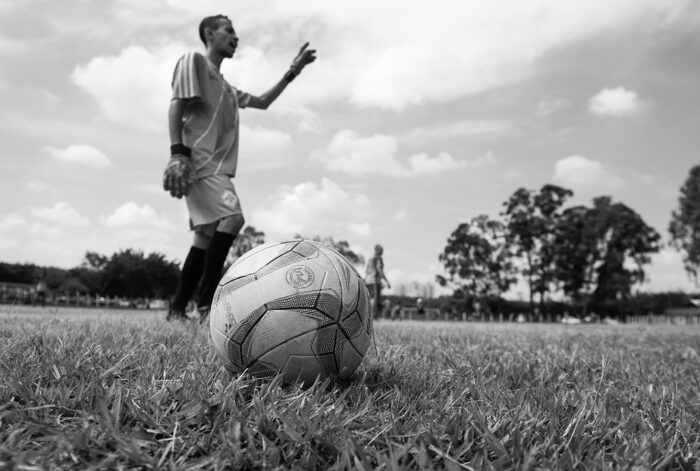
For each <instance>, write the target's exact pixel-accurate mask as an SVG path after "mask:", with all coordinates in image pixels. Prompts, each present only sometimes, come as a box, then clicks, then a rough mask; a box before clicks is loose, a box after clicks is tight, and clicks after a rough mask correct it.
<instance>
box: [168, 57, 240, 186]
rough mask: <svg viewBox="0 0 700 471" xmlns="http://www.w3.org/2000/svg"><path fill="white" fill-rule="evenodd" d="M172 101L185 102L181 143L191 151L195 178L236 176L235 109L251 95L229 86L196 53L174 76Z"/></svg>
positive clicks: (182, 62) (180, 63)
mask: <svg viewBox="0 0 700 471" xmlns="http://www.w3.org/2000/svg"><path fill="white" fill-rule="evenodd" d="M172 87H173V98H180V99H186V102H185V109H184V114H183V128H182V143H183V144H184V145H186V146H187V147H189V148H190V149H192V162H193V164H194V169H195V178H197V179H199V178H203V177H206V176H210V175H230V176H231V177H233V176H235V175H236V166H237V165H238V140H239V137H238V109H239V108H245V107H246V106H247V105H248V101H249V100H250V95H248V94H247V93H244V92H241V91H239V90H236V89H235V88H234V87H232V86H231V85H229V83H228V82H226V80H225V79H224V77H223V76H222V75H221V73H220V72H219V71H218V70H217V69H216V67H215V66H214V65H213V64H212V63H211V62H209V60H208V59H207V58H206V57H205V56H203V55H202V54H200V53H198V52H188V53H187V54H185V55H184V56H182V57H181V58H180V59H179V60H178V62H177V65H176V66H175V72H174V73H173V82H172Z"/></svg>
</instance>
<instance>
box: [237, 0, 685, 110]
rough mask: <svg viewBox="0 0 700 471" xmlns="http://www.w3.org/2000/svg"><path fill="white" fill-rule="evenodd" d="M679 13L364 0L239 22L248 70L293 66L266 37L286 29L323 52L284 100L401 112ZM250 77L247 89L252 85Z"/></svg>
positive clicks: (289, 6)
mask: <svg viewBox="0 0 700 471" xmlns="http://www.w3.org/2000/svg"><path fill="white" fill-rule="evenodd" d="M681 8H682V7H680V6H674V5H662V4H660V3H659V2H655V1H653V0H619V1H616V2H613V3H610V2H605V1H603V0H599V1H592V2H587V3H586V7H585V8H581V7H580V6H578V7H574V6H572V5H570V4H567V3H566V2H553V1H550V0H532V1H528V2H515V3H513V2H510V1H507V0H495V2H489V3H488V4H487V3H478V2H462V1H459V0H436V1H434V2H432V3H431V4H430V7H429V8H407V7H406V6H405V2H401V1H398V0H394V1H386V2H382V3H381V4H377V3H376V2H371V1H369V0H365V1H360V0H358V1H356V2H345V3H344V4H343V5H342V6H339V5H333V7H332V8H329V7H328V4H327V2H324V1H322V0H315V1H314V0H309V1H305V2H303V3H301V2H284V1H278V2H269V3H268V8H265V9H260V8H259V7H258V6H257V5H256V4H254V3H253V2H250V3H248V2H240V3H239V4H237V19H236V20H235V21H236V23H237V25H238V26H239V28H243V30H244V32H246V33H248V34H254V35H256V36H257V39H258V43H257V44H256V47H257V48H258V49H259V50H258V51H256V53H255V54H254V53H253V52H252V51H250V52H248V53H244V54H242V56H244V58H245V65H246V66H247V67H253V68H255V67H258V68H260V69H261V70H262V69H264V70H265V73H264V75H263V74H260V75H261V76H263V77H269V76H270V75H269V73H272V71H273V70H274V71H275V73H276V74H279V70H284V68H285V67H286V66H287V64H288V62H289V60H290V59H291V56H290V52H289V51H288V50H284V51H282V50H280V49H279V46H278V47H275V45H274V44H272V41H273V39H274V37H273V36H272V35H270V34H269V33H267V34H265V32H264V31H266V30H270V29H275V28H277V27H280V28H281V27H282V26H284V27H285V37H286V38H288V41H286V42H287V43H288V42H290V41H291V42H292V43H293V42H295V41H298V43H299V44H301V43H302V42H303V41H305V40H307V39H311V42H312V45H317V46H318V48H319V60H318V61H317V62H316V63H314V64H313V65H312V66H310V67H309V69H308V71H305V72H304V74H305V75H307V77H304V79H302V80H299V82H298V83H297V82H295V84H294V85H295V87H294V92H293V94H290V95H285V97H284V99H288V98H293V99H298V100H299V102H301V103H309V102H314V101H315V102H318V101H322V102H328V101H335V100H338V99H343V100H348V101H350V102H352V103H354V104H356V105H358V106H360V107H367V106H371V107H381V108H390V109H397V110H400V109H405V108H407V107H409V106H411V105H417V104H426V103H436V102H447V101H451V100H455V99H459V98H461V97H465V96H470V95H473V94H477V93H480V92H483V91H486V90H491V89H494V88H497V87H500V86H503V85H507V84H511V83H514V82H517V81H519V80H521V79H524V78H527V77H529V76H531V75H533V74H535V73H536V66H537V63H538V60H539V59H540V58H541V57H543V56H544V55H545V54H546V53H548V52H549V51H552V50H554V49H555V48H558V47H561V45H563V44H566V43H571V42H575V41H581V40H585V39H586V38H589V37H595V36H597V35H600V34H601V33H603V32H605V31H607V30H619V29H622V28H625V27H626V26H628V25H635V26H637V27H638V28H640V29H641V28H643V27H648V26H647V24H648V23H651V22H652V21H651V20H648V18H657V17H664V15H662V13H666V12H668V11H677V10H680V9H681ZM368 11H371V12H372V14H371V15H368V14H367V12H368ZM387 18H391V21H387V20H386V19H387ZM640 19H647V20H646V22H641V21H639V20H640ZM657 21H659V22H660V21H662V20H657ZM418 25H419V26H418ZM248 28H250V29H249V30H248ZM255 29H258V30H261V32H258V33H255V32H254V31H255ZM310 32H312V33H313V34H312V37H311V38H309V36H310ZM242 52H243V51H242ZM256 54H257V55H256ZM252 75H254V73H253V72H251V77H250V79H244V80H243V82H244V83H245V82H248V80H250V85H251V86H254V85H255V84H256V82H255V80H254V78H253V76H252ZM257 83H259V76H258V82H257ZM246 86H248V83H246Z"/></svg>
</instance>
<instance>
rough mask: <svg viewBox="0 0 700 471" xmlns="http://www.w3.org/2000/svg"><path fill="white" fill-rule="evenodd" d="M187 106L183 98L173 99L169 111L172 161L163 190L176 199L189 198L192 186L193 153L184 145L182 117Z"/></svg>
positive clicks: (167, 169)
mask: <svg viewBox="0 0 700 471" xmlns="http://www.w3.org/2000/svg"><path fill="white" fill-rule="evenodd" d="M186 104H187V100H185V99H183V98H173V99H172V100H171V101H170V108H169V109H168V129H169V131H170V160H169V161H168V165H167V166H166V168H165V172H164V174H163V189H164V190H165V191H169V192H170V195H171V196H174V197H175V198H182V197H183V196H187V195H188V194H189V192H190V185H191V184H192V173H193V172H192V161H191V151H190V149H188V148H187V147H186V146H185V145H184V144H183V143H182V116H183V113H184V110H185V105H186Z"/></svg>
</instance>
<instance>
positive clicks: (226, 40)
mask: <svg viewBox="0 0 700 471" xmlns="http://www.w3.org/2000/svg"><path fill="white" fill-rule="evenodd" d="M211 45H212V48H213V49H215V50H216V51H218V52H219V53H220V54H221V55H222V56H223V57H229V58H230V57H233V53H234V52H236V48H237V47H238V36H236V30H235V29H233V25H232V24H231V22H230V21H228V20H221V21H219V26H218V27H217V28H216V29H215V30H214V32H213V38H212V42H211Z"/></svg>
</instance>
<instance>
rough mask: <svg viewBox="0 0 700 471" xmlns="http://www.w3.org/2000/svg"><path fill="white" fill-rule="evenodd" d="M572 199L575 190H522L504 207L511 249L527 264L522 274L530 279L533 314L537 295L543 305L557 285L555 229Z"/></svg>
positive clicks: (551, 187)
mask: <svg viewBox="0 0 700 471" xmlns="http://www.w3.org/2000/svg"><path fill="white" fill-rule="evenodd" d="M572 195H573V192H572V191H571V190H567V189H566V188H562V187H559V186H556V185H551V184H546V185H544V186H542V188H540V190H539V192H535V191H533V190H527V189H525V188H519V189H518V190H516V191H515V192H514V193H513V194H512V195H511V196H510V198H509V199H508V201H506V202H505V203H503V206H504V207H505V209H504V211H503V213H502V215H503V216H504V217H505V225H506V229H507V231H506V235H507V242H508V245H509V246H510V247H511V248H512V250H513V251H514V252H515V253H516V254H517V255H518V256H519V257H521V258H522V259H523V260H524V262H525V266H524V268H523V269H522V274H523V275H524V276H525V277H526V278H527V284H528V288H529V295H530V312H533V311H534V295H535V293H538V294H539V295H540V305H542V304H543V303H544V297H545V295H546V293H548V292H550V291H551V290H552V285H553V283H554V282H555V281H556V276H555V269H554V247H553V245H554V228H555V227H556V223H557V218H558V217H559V214H560V213H559V209H560V208H561V207H562V205H563V204H564V203H565V202H566V200H567V199H568V198H570V197H571V196H572Z"/></svg>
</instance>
